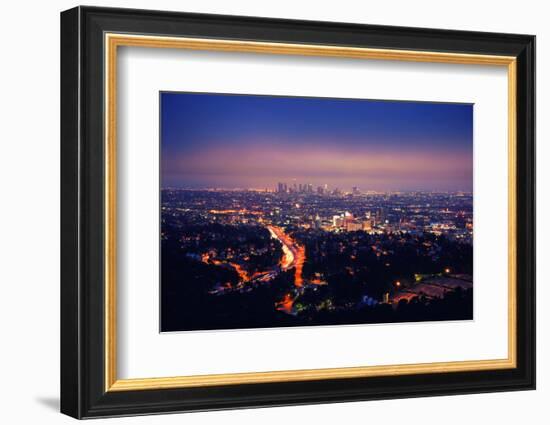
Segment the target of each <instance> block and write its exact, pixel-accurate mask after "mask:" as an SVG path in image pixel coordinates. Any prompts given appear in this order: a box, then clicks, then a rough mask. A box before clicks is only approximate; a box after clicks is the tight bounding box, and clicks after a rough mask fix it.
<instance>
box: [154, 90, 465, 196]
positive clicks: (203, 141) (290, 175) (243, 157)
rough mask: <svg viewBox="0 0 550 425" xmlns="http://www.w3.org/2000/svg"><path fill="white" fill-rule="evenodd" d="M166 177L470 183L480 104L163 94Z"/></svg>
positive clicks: (447, 186)
mask: <svg viewBox="0 0 550 425" xmlns="http://www.w3.org/2000/svg"><path fill="white" fill-rule="evenodd" d="M160 99H161V179H162V182H161V185H162V187H165V188H166V187H180V188H227V189H235V188H253V189H263V188H269V189H274V188H275V187H276V185H277V182H287V183H289V184H292V183H293V182H294V181H296V182H297V183H311V184H313V185H314V186H320V185H324V184H328V185H329V188H332V189H334V188H335V187H338V188H340V189H343V190H350V189H351V187H353V186H357V187H359V189H360V190H363V191H366V190H377V191H384V190H397V191H407V190H434V191H437V190H441V191H472V178H473V175H472V170H473V163H472V156H473V143H472V137H473V136H472V131H473V106H472V105H466V104H444V103H427V102H395V101H374V100H354V99H331V98H304V97H277V96H252V95H225V94H197V93H161V98H160Z"/></svg>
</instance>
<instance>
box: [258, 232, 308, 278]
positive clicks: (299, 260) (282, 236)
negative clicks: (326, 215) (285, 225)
mask: <svg viewBox="0 0 550 425" xmlns="http://www.w3.org/2000/svg"><path fill="white" fill-rule="evenodd" d="M267 230H269V233H271V236H272V237H273V238H275V239H277V240H279V242H281V244H282V245H283V258H281V261H280V266H281V269H282V270H289V269H291V268H293V267H294V268H295V272H294V285H295V286H297V287H301V286H303V284H304V279H303V277H302V269H303V267H304V261H305V260H306V249H305V248H304V247H303V246H301V245H299V244H298V243H297V242H296V241H295V240H294V239H292V238H291V237H290V236H289V235H287V234H286V233H285V232H284V230H283V229H282V228H281V227H278V226H272V225H269V226H267Z"/></svg>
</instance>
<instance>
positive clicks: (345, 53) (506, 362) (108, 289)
mask: <svg viewBox="0 0 550 425" xmlns="http://www.w3.org/2000/svg"><path fill="white" fill-rule="evenodd" d="M104 43H105V44H104V45H105V88H104V89H105V134H104V137H105V140H104V143H105V188H104V189H105V235H104V236H105V276H104V278H105V282H104V284H105V377H104V378H105V391H132V390H149V389H161V388H162V389H166V388H183V387H201V386H214V385H235V384H253V383H268V382H288V381H311V380H320V379H338V378H358V377H374V376H390V375H410V374H417V373H444V372H461V371H482V370H496V369H510V368H515V367H516V361H517V360H516V330H517V329H516V328H517V322H516V308H517V306H516V285H517V281H516V253H517V243H516V237H517V235H516V202H517V201H516V199H517V198H516V149H517V146H516V85H517V76H516V58H515V57H513V56H493V55H478V54H462V53H445V52H425V51H411V50H392V49H371V48H359V47H340V46H327V45H308V44H288V43H268V42H256V41H235V40H217V39H200V38H179V37H160V36H148V35H128V34H115V33H106V34H105V40H104ZM119 46H133V47H149V48H170V49H191V50H210V51H229V52H248V53H264V54H282V55H303V56H325V57H327V56H328V57H341V58H355V59H377V60H398V61H408V62H435V63H451V64H470V65H494V66H504V67H507V72H508V357H507V358H505V359H495V360H469V361H454V362H436V363H417V364H398V365H382V366H361V367H343V368H326V369H304V370H285V371H269V372H252V373H250V372H247V373H230V374H215V375H192V376H175V377H162V378H158V377H155V378H137V379H135V378H132V379H118V378H117V371H116V364H117V350H116V347H117V342H116V341H117V338H116V335H117V324H116V276H117V272H116V264H117V257H116V234H117V230H116V211H117V205H116V188H117V182H116V163H117V159H116V135H117V133H116V123H117V119H116V116H117V115H116V114H117V111H116V106H117V48H118V47H119Z"/></svg>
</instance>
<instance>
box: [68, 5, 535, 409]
mask: <svg viewBox="0 0 550 425" xmlns="http://www.w3.org/2000/svg"><path fill="white" fill-rule="evenodd" d="M534 70H535V37H534V36H530V35H517V34H495V33H478V32H464V31H450V30H434V29H418V28H401V27H389V26H369V25H355V24H343V23H328V22H312V21H293V20H278V19H264V18H251V17H238V16H220V15H202V14H187V13H175V12H160V11H143V10H129V9H109V8H94V7H77V8H74V9H71V10H68V11H65V12H63V13H62V14H61V115H62V123H61V164H62V165H61V167H62V169H61V195H62V205H61V210H62V217H61V221H62V230H61V249H62V252H61V254H62V268H61V271H62V273H61V274H62V276H61V411H62V412H63V413H65V414H68V415H70V416H73V417H76V418H92V417H105V416H121V415H137V414H149V413H163V412H178V411H181V412H185V411H198V410H215V409H229V408H242V407H258V406H275V405H292V404H306V403H325V402H339V401H352V400H370V399H382V398H399V397H413V396H433V395H449V394H463V393H479V392H488V391H510V390H525V389H534V387H535V236H534V235H535V229H534V227H535V220H534V214H535V209H534V205H535V182H534V177H535V170H534V164H535V149H534V146H535V134H534V128H535V126H534V122H535V110H534V99H535V94H534V93H535V76H534Z"/></svg>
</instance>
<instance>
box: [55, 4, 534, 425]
mask: <svg viewBox="0 0 550 425" xmlns="http://www.w3.org/2000/svg"><path fill="white" fill-rule="evenodd" d="M105 32H120V33H139V34H151V35H168V36H187V37H203V38H219V39H233V40H253V41H269V42H286V43H307V44H326V45H333V46H352V47H371V48H386V49H392V48H393V49H400V50H422V51H435V52H452V53H479V54H488V55H507V56H515V57H516V58H517V76H518V84H517V120H518V121H517V244H518V246H517V248H518V249H517V306H518V310H517V320H518V322H517V368H515V369H508V370H494V371H479V372H454V373H432V374H417V375H407V376H386V377H370V378H348V379H332V380H320V381H305V382H284V383H262V384H246V385H229V386H216V387H203V388H200V387H199V388H180V389H167V390H145V391H125V392H105V390H104V353H105V350H104V348H105V345H104V302H103V300H104V285H103V284H104V280H103V279H104V266H105V264H104V232H103V229H104V224H105V223H104V205H105V204H104V171H105V170H104V147H103V137H104V132H103V131H104V122H103V112H104V100H105V99H104V90H103V88H104V70H103V65H104V44H103V35H104V33H105ZM534 131H535V37H534V36H529V35H515V34H497V33H480V32H467V31H451V30H431V29H419V28H405V27H388V26H373V25H357V24H344V23H329V22H314V21H294V20H283V19H264V18H252V17H240V16H221V15H204V14H190V13H177V12H161V11H146V10H133V9H112V8H96V7H86V6H81V7H76V8H74V9H70V10H67V11H65V12H62V13H61V412H62V413H65V414H67V415H70V416H73V417H75V418H92V417H105V416H123V415H139V414H150V413H165V412H183V411H201V410H218V409H229V408H243V407H261V406H277V405H295V404H312V403H327V402H342V401H354V400H372V399H386V398H405V397H418V396H430V395H432V396H433V395H451V394H467V393H482V392H493V391H512V390H527V389H534V388H535V133H534Z"/></svg>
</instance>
